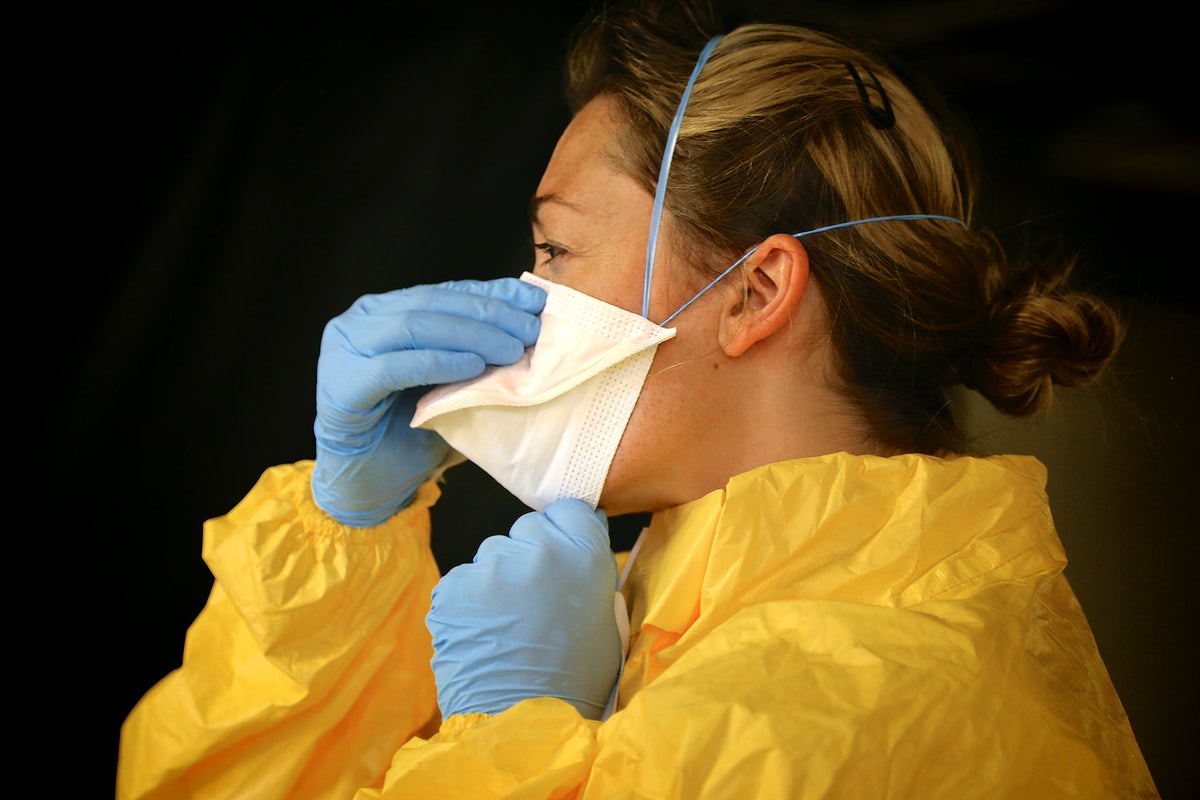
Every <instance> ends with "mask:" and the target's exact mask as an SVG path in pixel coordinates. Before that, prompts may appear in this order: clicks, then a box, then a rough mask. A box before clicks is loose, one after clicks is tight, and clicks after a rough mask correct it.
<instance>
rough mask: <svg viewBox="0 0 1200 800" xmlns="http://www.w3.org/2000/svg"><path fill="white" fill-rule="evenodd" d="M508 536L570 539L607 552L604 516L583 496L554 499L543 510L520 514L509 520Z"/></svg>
mask: <svg viewBox="0 0 1200 800" xmlns="http://www.w3.org/2000/svg"><path fill="white" fill-rule="evenodd" d="M509 536H511V537H512V538H513V539H515V540H517V541H525V540H528V541H537V542H549V543H554V542H571V543H573V544H575V545H576V546H579V547H582V548H584V549H587V550H589V551H590V552H608V551H610V550H611V548H612V544H611V542H610V541H609V536H608V516H607V515H606V514H605V513H604V511H603V510H602V509H598V508H597V509H593V508H592V507H591V506H590V505H588V504H587V503H586V502H584V501H583V500H579V499H576V498H572V497H567V498H563V499H561V500H555V501H554V502H553V503H551V504H550V505H548V506H546V510H545V511H543V512H540V513H539V512H530V513H528V514H523V515H522V516H521V517H520V518H518V519H517V521H516V522H515V523H513V526H512V529H511V530H510V531H509Z"/></svg>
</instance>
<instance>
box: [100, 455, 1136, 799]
mask: <svg viewBox="0 0 1200 800" xmlns="http://www.w3.org/2000/svg"><path fill="white" fill-rule="evenodd" d="M310 470H311V462H301V463H298V464H295V465H288V466H280V467H276V468H273V469H271V470H268V471H267V472H266V473H265V474H264V475H263V476H262V478H261V480H260V481H259V483H258V485H257V486H256V487H255V488H254V490H253V491H252V492H251V493H250V494H249V495H248V496H247V497H246V498H245V499H244V500H243V501H242V502H241V503H240V504H239V505H238V506H237V507H236V508H234V509H233V510H232V511H231V512H230V513H229V514H228V515H227V516H225V517H221V518H218V519H215V520H211V521H210V522H208V523H207V525H206V526H205V531H204V558H205V560H206V562H207V563H208V565H209V566H210V568H211V569H212V572H213V574H214V576H215V578H216V581H215V584H214V587H213V590H212V595H211V597H210V599H209V601H208V603H207V605H206V607H205V608H204V609H203V611H202V612H201V614H200V616H199V617H198V619H197V620H196V621H195V623H194V624H193V625H192V627H191V628H190V630H189V632H188V637H187V642H186V646H185V651H184V659H183V665H182V667H181V668H180V669H178V670H176V671H175V672H173V673H171V674H170V675H168V676H167V677H166V678H164V679H163V680H162V681H161V682H160V683H159V684H158V685H156V686H155V687H154V688H152V689H151V690H150V691H149V692H148V693H147V694H146V696H145V697H144V698H143V699H142V701H141V702H140V703H139V704H138V705H137V706H136V707H135V708H134V709H133V711H132V712H131V713H130V715H129V717H128V719H127V720H126V722H125V724H124V726H123V727H122V736H121V751H120V762H119V765H118V776H117V796H118V798H119V799H120V800H131V799H132V798H172V799H173V800H179V799H180V798H221V800H231V798H248V799H252V800H269V798H356V799H357V800H367V799H368V798H388V799H389V800H392V799H396V798H405V799H410V798H455V799H457V798H463V799H464V800H480V799H482V798H496V797H505V798H545V799H547V800H548V799H549V798H584V799H585V800H595V799H596V798H654V799H655V800H661V799H663V798H687V799H688V800H696V799H699V798H704V799H707V798H729V800H745V798H756V800H769V799H771V798H781V799H782V798H787V799H788V800H795V799H796V798H856V799H857V798H882V797H887V798H921V799H922V800H927V799H928V798H956V800H959V799H961V798H983V797H987V798H996V797H1005V798H1008V797H1013V798H1089V800H1096V799H1097V798H1142V797H1157V796H1158V794H1157V792H1156V790H1155V787H1154V782H1153V780H1152V778H1151V776H1150V773H1149V771H1148V769H1147V767H1146V763H1145V761H1144V759H1143V757H1142V755H1141V752H1140V751H1139V749H1138V746H1137V743H1136V741H1135V738H1134V735H1133V733H1132V731H1131V729H1130V726H1129V722H1128V719H1127V718H1126V716H1125V713H1124V711H1123V709H1122V706H1121V702H1120V700H1119V699H1118V697H1117V694H1116V692H1115V690H1114V689H1113V686H1112V683H1111V681H1110V680H1109V677H1108V674H1107V672H1106V670H1105V668H1104V665H1103V663H1102V661H1101V658H1100V655H1099V653H1098V651H1097V648H1096V643H1095V641H1094V639H1093V637H1092V634H1091V631H1090V628H1089V626H1088V624H1087V621H1086V619H1085V617H1084V615H1083V612H1082V611H1081V610H1080V607H1079V604H1078V603H1077V601H1076V599H1075V597H1074V595H1073V594H1072V592H1071V589H1070V587H1069V586H1068V584H1067V581H1066V579H1065V578H1064V576H1063V574H1062V570H1063V567H1064V565H1065V563H1066V560H1065V557H1064V554H1063V550H1062V546H1061V544H1060V542H1059V540H1058V537H1057V535H1056V534H1055V531H1054V526H1053V523H1052V521H1051V516H1050V511H1049V507H1048V503H1047V498H1046V495H1045V491H1044V486H1045V473H1044V469H1043V467H1042V465H1041V464H1040V463H1038V462H1037V461H1036V460H1034V459H1032V458H1028V457H1012V456H998V457H993V458H966V457H963V458H954V459H948V460H943V459H938V458H932V457H927V456H915V455H910V456H899V457H894V458H877V457H869V456H868V457H859V456H849V455H845V454H838V455H831V456H826V457H821V458H812V459H802V460H796V461H788V462H783V463H779V464H772V465H769V466H765V467H761V468H759V469H756V470H753V471H751V472H748V473H746V474H743V475H740V476H737V477H735V478H733V479H732V480H731V481H730V482H729V484H728V486H727V487H726V488H725V489H724V490H722V491H716V492H713V493H711V494H709V495H707V496H705V497H703V498H700V499H699V500H696V501H694V502H692V503H689V504H687V505H685V506H682V507H679V508H676V509H672V510H670V511H667V512H663V513H659V514H657V515H655V517H654V518H653V521H652V522H651V524H650V526H649V527H648V528H647V529H646V531H645V532H644V533H643V535H642V537H641V539H640V540H639V543H638V546H637V548H635V550H636V552H635V555H634V557H633V558H632V560H631V562H630V563H629V564H628V565H627V567H628V568H627V570H626V577H625V578H624V582H623V584H622V592H623V593H624V594H625V596H626V601H627V604H628V608H629V613H630V616H631V633H632V635H631V638H630V648H629V654H628V658H627V661H626V665H625V669H624V672H623V675H622V678H621V682H620V694H619V704H618V707H617V710H616V711H615V713H613V714H612V715H611V716H610V717H609V718H608V719H607V720H605V721H604V722H595V721H589V720H584V719H583V718H581V717H580V716H579V714H578V713H577V712H576V711H575V710H574V709H573V708H572V707H571V706H569V705H568V704H566V703H565V702H562V701H559V700H554V699H549V698H545V699H537V700H527V701H524V702H522V703H519V704H517V705H515V706H513V707H512V708H510V709H508V710H507V711H505V712H503V713H500V714H496V715H492V716H487V715H482V714H465V715H461V716H455V717H452V718H450V719H449V720H446V721H445V722H441V721H440V720H439V719H438V715H437V706H436V693H435V687H434V681H433V676H432V673H431V670H430V667H429V659H430V656H431V653H432V649H431V645H430V637H429V634H428V632H427V630H426V629H425V626H424V615H425V612H426V610H427V608H428V604H429V596H430V592H431V590H432V588H433V586H434V584H435V583H436V581H437V579H438V570H437V567H436V564H435V562H434V560H433V556H432V554H431V552H430V549H429V538H428V537H429V530H428V524H429V523H428V508H429V506H430V505H431V504H432V503H433V502H435V500H436V499H437V497H438V495H439V489H438V488H437V486H436V485H434V484H432V483H431V484H427V485H425V486H424V487H422V489H421V491H420V493H419V494H418V496H417V498H416V500H415V501H414V503H413V504H412V505H411V506H410V507H409V508H408V509H406V510H405V511H403V512H401V513H400V514H398V515H396V516H395V517H393V518H392V519H391V520H389V521H388V522H386V523H385V524H383V525H380V526H378V527H376V528H370V529H351V528H345V527H342V526H340V525H338V524H337V523H335V522H334V521H333V520H331V519H330V518H329V517H327V516H326V515H324V514H323V513H322V512H321V511H320V510H319V509H318V508H317V507H316V506H315V505H314V504H313V502H312V498H311V494H310V492H309V475H310Z"/></svg>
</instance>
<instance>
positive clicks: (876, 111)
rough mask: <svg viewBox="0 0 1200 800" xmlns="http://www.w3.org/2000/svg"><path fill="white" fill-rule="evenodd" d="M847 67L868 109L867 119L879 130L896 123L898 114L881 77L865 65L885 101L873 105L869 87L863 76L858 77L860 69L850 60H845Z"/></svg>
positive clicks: (880, 97) (880, 96)
mask: <svg viewBox="0 0 1200 800" xmlns="http://www.w3.org/2000/svg"><path fill="white" fill-rule="evenodd" d="M845 64H846V69H848V70H849V71H850V77H851V78H854V85H855V86H857V87H858V96H859V97H861V98H862V101H863V105H864V106H866V109H867V119H869V120H871V124H872V125H874V126H875V127H876V128H879V130H881V131H884V130H887V129H888V128H890V127H892V126H893V125H895V124H896V115H895V114H893V113H892V102H891V101H890V100H888V96H887V92H885V91H884V90H883V84H881V83H880V82H879V78H876V77H875V73H874V72H871V68H870V67H864V69H866V71H867V74H868V75H870V76H871V80H872V81H874V83H875V88H876V89H877V90H878V91H879V99H880V100H882V101H883V106H882V107H880V106H873V105H871V98H870V97H868V96H867V87H866V86H864V85H863V82H862V78H860V77H858V70H856V69H855V68H854V65H853V64H851V63H850V62H849V61H847V62H845Z"/></svg>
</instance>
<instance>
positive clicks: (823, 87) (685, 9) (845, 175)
mask: <svg viewBox="0 0 1200 800" xmlns="http://www.w3.org/2000/svg"><path fill="white" fill-rule="evenodd" d="M718 32H721V31H719V30H718V29H717V21H716V19H715V15H714V14H713V13H712V12H711V11H710V10H708V9H706V8H705V7H704V6H703V5H701V4H698V3H697V4H682V3H681V4H670V8H669V9H668V8H667V4H664V5H662V6H656V5H654V4H647V5H645V6H626V7H624V8H622V9H619V10H617V11H612V10H610V11H609V12H608V13H606V14H605V15H604V16H602V17H599V18H597V19H596V20H593V21H592V22H591V23H590V24H588V25H586V26H585V27H584V28H583V29H582V30H581V32H580V33H579V34H578V36H577V37H576V40H575V42H574V43H573V46H572V49H571V52H570V55H569V58H568V69H567V95H568V99H569V101H570V102H571V104H572V107H573V108H574V109H576V110H578V109H579V108H581V107H582V106H583V105H584V104H586V103H587V102H588V101H589V100H591V99H592V98H594V97H597V96H599V95H602V94H603V95H606V96H609V97H612V98H615V99H616V100H617V102H618V104H619V106H620V108H621V109H622V111H623V113H624V115H625V117H626V121H627V131H626V136H625V138H624V140H623V142H622V149H623V152H622V154H621V155H622V158H623V163H622V165H621V166H622V168H623V169H624V170H625V171H626V172H628V174H629V175H631V176H632V177H633V178H634V179H635V180H637V181H638V182H639V183H641V184H642V185H643V186H644V187H645V188H646V190H647V191H648V192H650V193H653V192H654V189H655V185H656V183H657V179H658V169H659V165H660V162H661V159H662V155H663V148H664V143H665V141H666V137H667V131H668V129H669V127H670V124H671V119H672V117H673V116H674V113H675V109H676V107H677V105H678V102H679V97H680V94H681V92H682V89H683V86H684V85H685V83H686V82H687V78H688V76H689V74H690V73H691V70H692V68H693V66H694V65H695V63H696V57H697V54H698V53H699V52H700V50H701V49H702V47H703V46H704V44H705V43H706V42H707V41H708V39H709V38H710V37H711V36H712V35H713V34H714V33H718ZM880 89H882V92H880ZM888 107H890V108H888ZM872 108H874V109H876V110H875V111H872V110H871V109H872ZM884 110H888V111H890V115H891V116H893V117H894V122H893V123H892V124H890V125H889V124H887V123H888V119H887V116H888V115H887V114H886V113H884ZM974 179H975V174H974V170H973V168H972V166H971V162H970V161H969V159H968V158H967V154H966V153H965V151H963V150H960V149H959V148H957V147H956V146H955V145H954V142H953V140H952V138H951V137H950V136H949V135H948V133H947V131H946V130H945V129H943V127H941V126H940V125H939V124H938V122H937V121H935V119H934V118H933V117H932V115H931V114H930V113H929V111H928V110H927V109H926V108H925V107H924V106H923V105H922V104H921V102H920V101H919V100H918V99H917V97H916V96H915V95H914V93H913V92H912V91H911V90H910V89H909V87H908V86H906V84H905V83H904V82H903V81H902V80H901V79H900V78H899V77H898V76H897V75H896V74H895V72H893V70H892V69H890V68H889V66H888V65H887V63H885V61H884V60H883V59H882V58H880V57H877V56H875V55H873V54H872V53H870V52H868V51H867V50H865V49H863V48H860V47H855V46H852V45H851V44H849V43H848V42H846V41H844V40H842V39H840V38H838V37H835V36H833V35H830V34H828V33H824V32H820V31H816V30H811V29H807V28H802V27H797V26H792V25H772V24H748V25H742V26H739V27H737V28H735V29H733V30H732V31H730V32H728V33H726V34H725V35H724V38H723V39H722V40H721V41H720V43H719V44H718V45H717V47H716V49H715V50H714V51H713V53H712V56H711V57H710V59H709V61H708V63H707V64H706V65H705V66H704V68H703V70H702V71H701V73H700V75H699V76H698V78H697V80H696V83H695V86H694V88H693V91H692V94H691V98H690V100H689V103H688V106H687V113H686V116H685V117H684V119H683V122H682V125H681V127H680V129H679V134H678V139H677V142H676V146H675V152H674V156H673V161H672V166H671V174H670V180H669V182H668V185H667V191H666V196H665V207H666V208H667V209H669V211H670V212H671V215H672V217H673V218H674V219H675V221H676V223H677V226H678V227H677V228H676V230H675V234H674V236H673V240H672V241H673V244H675V246H676V247H677V248H680V247H682V248H686V250H685V251H684V252H685V253H686V254H687V255H688V256H689V257H690V259H691V261H692V262H693V263H694V265H695V266H696V268H697V269H699V270H701V271H702V272H704V273H705V274H707V275H710V276H711V275H713V274H715V273H716V272H718V271H719V269H720V268H722V267H724V266H726V265H728V264H729V263H732V260H735V259H736V257H737V256H740V255H741V254H742V253H744V252H745V251H746V250H748V249H749V248H750V247H752V246H753V245H755V244H756V243H758V242H760V241H762V240H763V239H764V238H766V237H767V236H769V235H771V234H774V233H798V232H801V231H808V230H811V229H813V228H818V227H821V226H825V225H830V224H835V223H839V222H845V221H848V220H853V219H861V218H866V217H874V216H883V215H892V214H913V213H926V214H941V215H946V216H951V217H955V218H958V219H961V220H963V221H964V222H965V223H966V224H967V226H968V227H966V228H964V227H962V226H959V225H956V224H954V223H949V222H944V221H935V220H917V221H889V222H879V223H872V224H869V225H858V226H854V227H851V228H844V229H840V230H836V231H830V232H826V233H822V234H818V235H815V236H809V237H806V238H805V239H804V240H803V243H804V246H805V247H806V248H807V250H808V253H809V260H810V265H811V269H812V274H813V276H814V278H815V279H816V280H817V281H818V282H819V284H820V286H821V290H822V293H823V295H824V297H825V299H826V302H827V304H828V307H829V308H828V310H829V318H830V320H831V331H830V334H831V337H832V341H833V344H834V346H835V351H836V354H837V356H836V358H837V362H838V363H837V371H838V384H839V385H838V387H837V388H838V389H839V390H840V391H841V392H842V393H843V394H844V395H845V396H846V397H847V398H848V399H849V400H850V401H851V402H853V403H854V404H855V406H856V407H857V408H858V409H859V411H860V413H861V415H862V417H863V419H864V420H865V422H866V424H867V425H868V426H869V428H870V430H871V432H872V434H873V436H874V437H875V438H876V440H877V441H878V442H880V443H881V444H882V445H883V446H884V447H885V448H887V449H890V450H895V451H904V452H930V453H936V452H944V451H947V450H957V449H960V448H962V447H963V444H964V443H963V442H962V441H961V434H960V431H959V429H958V427H957V425H956V422H955V420H954V415H953V413H952V407H951V404H950V402H949V400H948V397H949V395H948V392H947V390H948V389H950V388H951V387H954V386H957V385H959V384H963V385H966V386H967V387H969V388H972V389H975V390H977V391H978V392H979V393H980V394H981V395H983V396H984V397H986V398H987V399H988V400H989V401H990V402H991V403H992V404H993V405H994V406H996V407H997V408H998V409H999V410H1000V411H1002V412H1004V413H1007V414H1010V415H1015V416H1022V415H1028V414H1032V413H1035V412H1038V411H1041V410H1044V409H1046V408H1047V407H1048V405H1049V403H1050V401H1051V397H1052V386H1053V385H1062V386H1074V385H1079V384H1082V383H1086V382H1088V381H1090V380H1092V379H1093V378H1095V377H1096V376H1097V375H1098V374H1099V373H1100V372H1101V371H1102V370H1103V368H1104V367H1105V366H1106V365H1107V364H1108V362H1109V361H1110V359H1111V357H1112V356H1113V354H1114V352H1115V350H1116V348H1117V346H1118V344H1119V342H1120V339H1121V325H1120V321H1119V319H1118V317H1117V315H1116V313H1115V312H1114V310H1113V309H1112V308H1111V307H1109V305H1107V304H1106V303H1105V302H1103V301H1101V300H1100V299H1099V298H1097V297H1095V296H1093V295H1090V294H1087V293H1078V292H1072V291H1070V290H1068V289H1067V288H1066V280H1067V277H1068V276H1069V274H1070V272H1071V270H1072V268H1073V261H1072V259H1070V258H1063V259H1050V260H1047V261H1045V262H1044V263H1039V264H1021V265H1015V264H1010V263H1009V261H1008V260H1007V258H1006V255H1005V253H1004V250H1003V248H1002V247H1001V246H1000V244H999V242H998V240H997V238H996V237H995V236H993V235H992V234H991V233H989V232H988V231H985V230H982V229H979V228H977V227H975V226H973V225H972V216H973V214H974V209H973V206H974V196H973V191H974Z"/></svg>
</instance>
